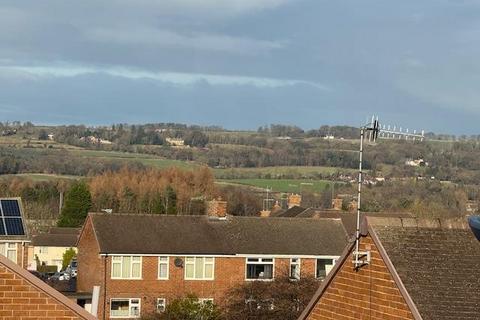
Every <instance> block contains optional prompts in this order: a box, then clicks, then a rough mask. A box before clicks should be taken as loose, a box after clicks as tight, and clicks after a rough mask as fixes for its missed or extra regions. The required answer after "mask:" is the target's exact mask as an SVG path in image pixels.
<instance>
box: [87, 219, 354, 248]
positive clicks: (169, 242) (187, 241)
mask: <svg viewBox="0 0 480 320" xmlns="http://www.w3.org/2000/svg"><path fill="white" fill-rule="evenodd" d="M89 220H90V221H91V222H92V225H93V229H94V232H95V235H96V238H97V240H98V244H99V247H100V252H101V253H110V254H112V253H113V254H115V253H116V254H125V253H129V254H215V255H235V254H271V255H333V256H338V255H340V254H341V253H342V251H343V249H344V247H345V245H346V243H347V241H346V239H347V236H346V232H345V229H344V228H343V225H342V222H341V221H340V220H339V219H302V218H260V217H233V216H228V217H227V218H226V219H219V218H212V217H208V216H169V215H142V214H106V213H93V214H92V213H91V214H89ZM87 222H88V221H87Z"/></svg>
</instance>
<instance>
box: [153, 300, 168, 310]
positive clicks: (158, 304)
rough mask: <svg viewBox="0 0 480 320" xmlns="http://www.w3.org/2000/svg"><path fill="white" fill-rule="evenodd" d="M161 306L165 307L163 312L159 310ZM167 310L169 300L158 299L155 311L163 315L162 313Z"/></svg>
mask: <svg viewBox="0 0 480 320" xmlns="http://www.w3.org/2000/svg"><path fill="white" fill-rule="evenodd" d="M160 302H161V303H160ZM160 305H161V306H163V310H158V306H160ZM166 309H167V299H166V298H157V305H156V308H155V311H156V312H157V313H162V312H165V310H166Z"/></svg>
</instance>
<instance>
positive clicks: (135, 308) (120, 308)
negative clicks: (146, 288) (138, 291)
mask: <svg viewBox="0 0 480 320" xmlns="http://www.w3.org/2000/svg"><path fill="white" fill-rule="evenodd" d="M138 317H140V299H135V298H134V299H111V300H110V318H138Z"/></svg>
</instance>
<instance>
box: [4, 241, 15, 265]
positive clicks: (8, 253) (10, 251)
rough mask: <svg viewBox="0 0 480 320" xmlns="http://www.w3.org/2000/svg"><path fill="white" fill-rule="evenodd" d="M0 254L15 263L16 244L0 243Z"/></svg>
mask: <svg viewBox="0 0 480 320" xmlns="http://www.w3.org/2000/svg"><path fill="white" fill-rule="evenodd" d="M0 254H1V255H3V256H5V257H7V258H8V259H10V260H11V261H13V262H15V263H17V244H16V243H8V242H7V243H0Z"/></svg>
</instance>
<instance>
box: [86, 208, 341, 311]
mask: <svg viewBox="0 0 480 320" xmlns="http://www.w3.org/2000/svg"><path fill="white" fill-rule="evenodd" d="M217 207H218V206H217ZM220 207H221V206H220ZM222 212H224V210H220V212H217V213H216V214H218V215H213V214H212V215H210V216H208V215H203V216H169V215H143V214H105V213H90V214H89V215H88V217H87V219H86V221H85V224H84V226H83V229H82V231H81V233H80V237H79V241H78V246H77V247H78V255H77V259H78V277H77V290H78V291H79V292H83V293H85V292H92V288H93V287H94V286H100V288H101V291H100V302H99V308H98V309H99V312H100V314H99V318H100V319H108V318H129V317H133V318H135V317H138V316H140V315H141V316H145V315H149V314H152V313H154V312H156V311H157V310H158V311H161V310H163V309H164V308H165V306H166V304H168V303H169V301H172V299H175V298H176V297H181V296H184V295H186V294H195V295H196V296H197V297H199V298H200V299H203V300H213V302H214V303H216V304H220V305H221V304H222V303H223V302H224V301H225V299H226V297H227V293H228V291H229V290H230V289H232V288H233V287H235V286H237V285H239V284H242V283H245V281H272V280H274V279H275V278H276V277H280V276H290V277H292V278H298V277H307V276H311V277H317V278H319V279H324V277H325V276H326V275H327V274H328V272H329V271H330V270H331V268H332V267H333V265H334V264H335V261H336V259H338V257H339V256H340V254H341V252H342V251H343V249H344V248H345V246H346V243H347V240H346V233H345V230H344V228H343V225H342V223H341V221H340V220H339V219H303V218H302V219H297V218H289V219H286V218H261V217H233V216H228V215H225V214H222Z"/></svg>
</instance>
